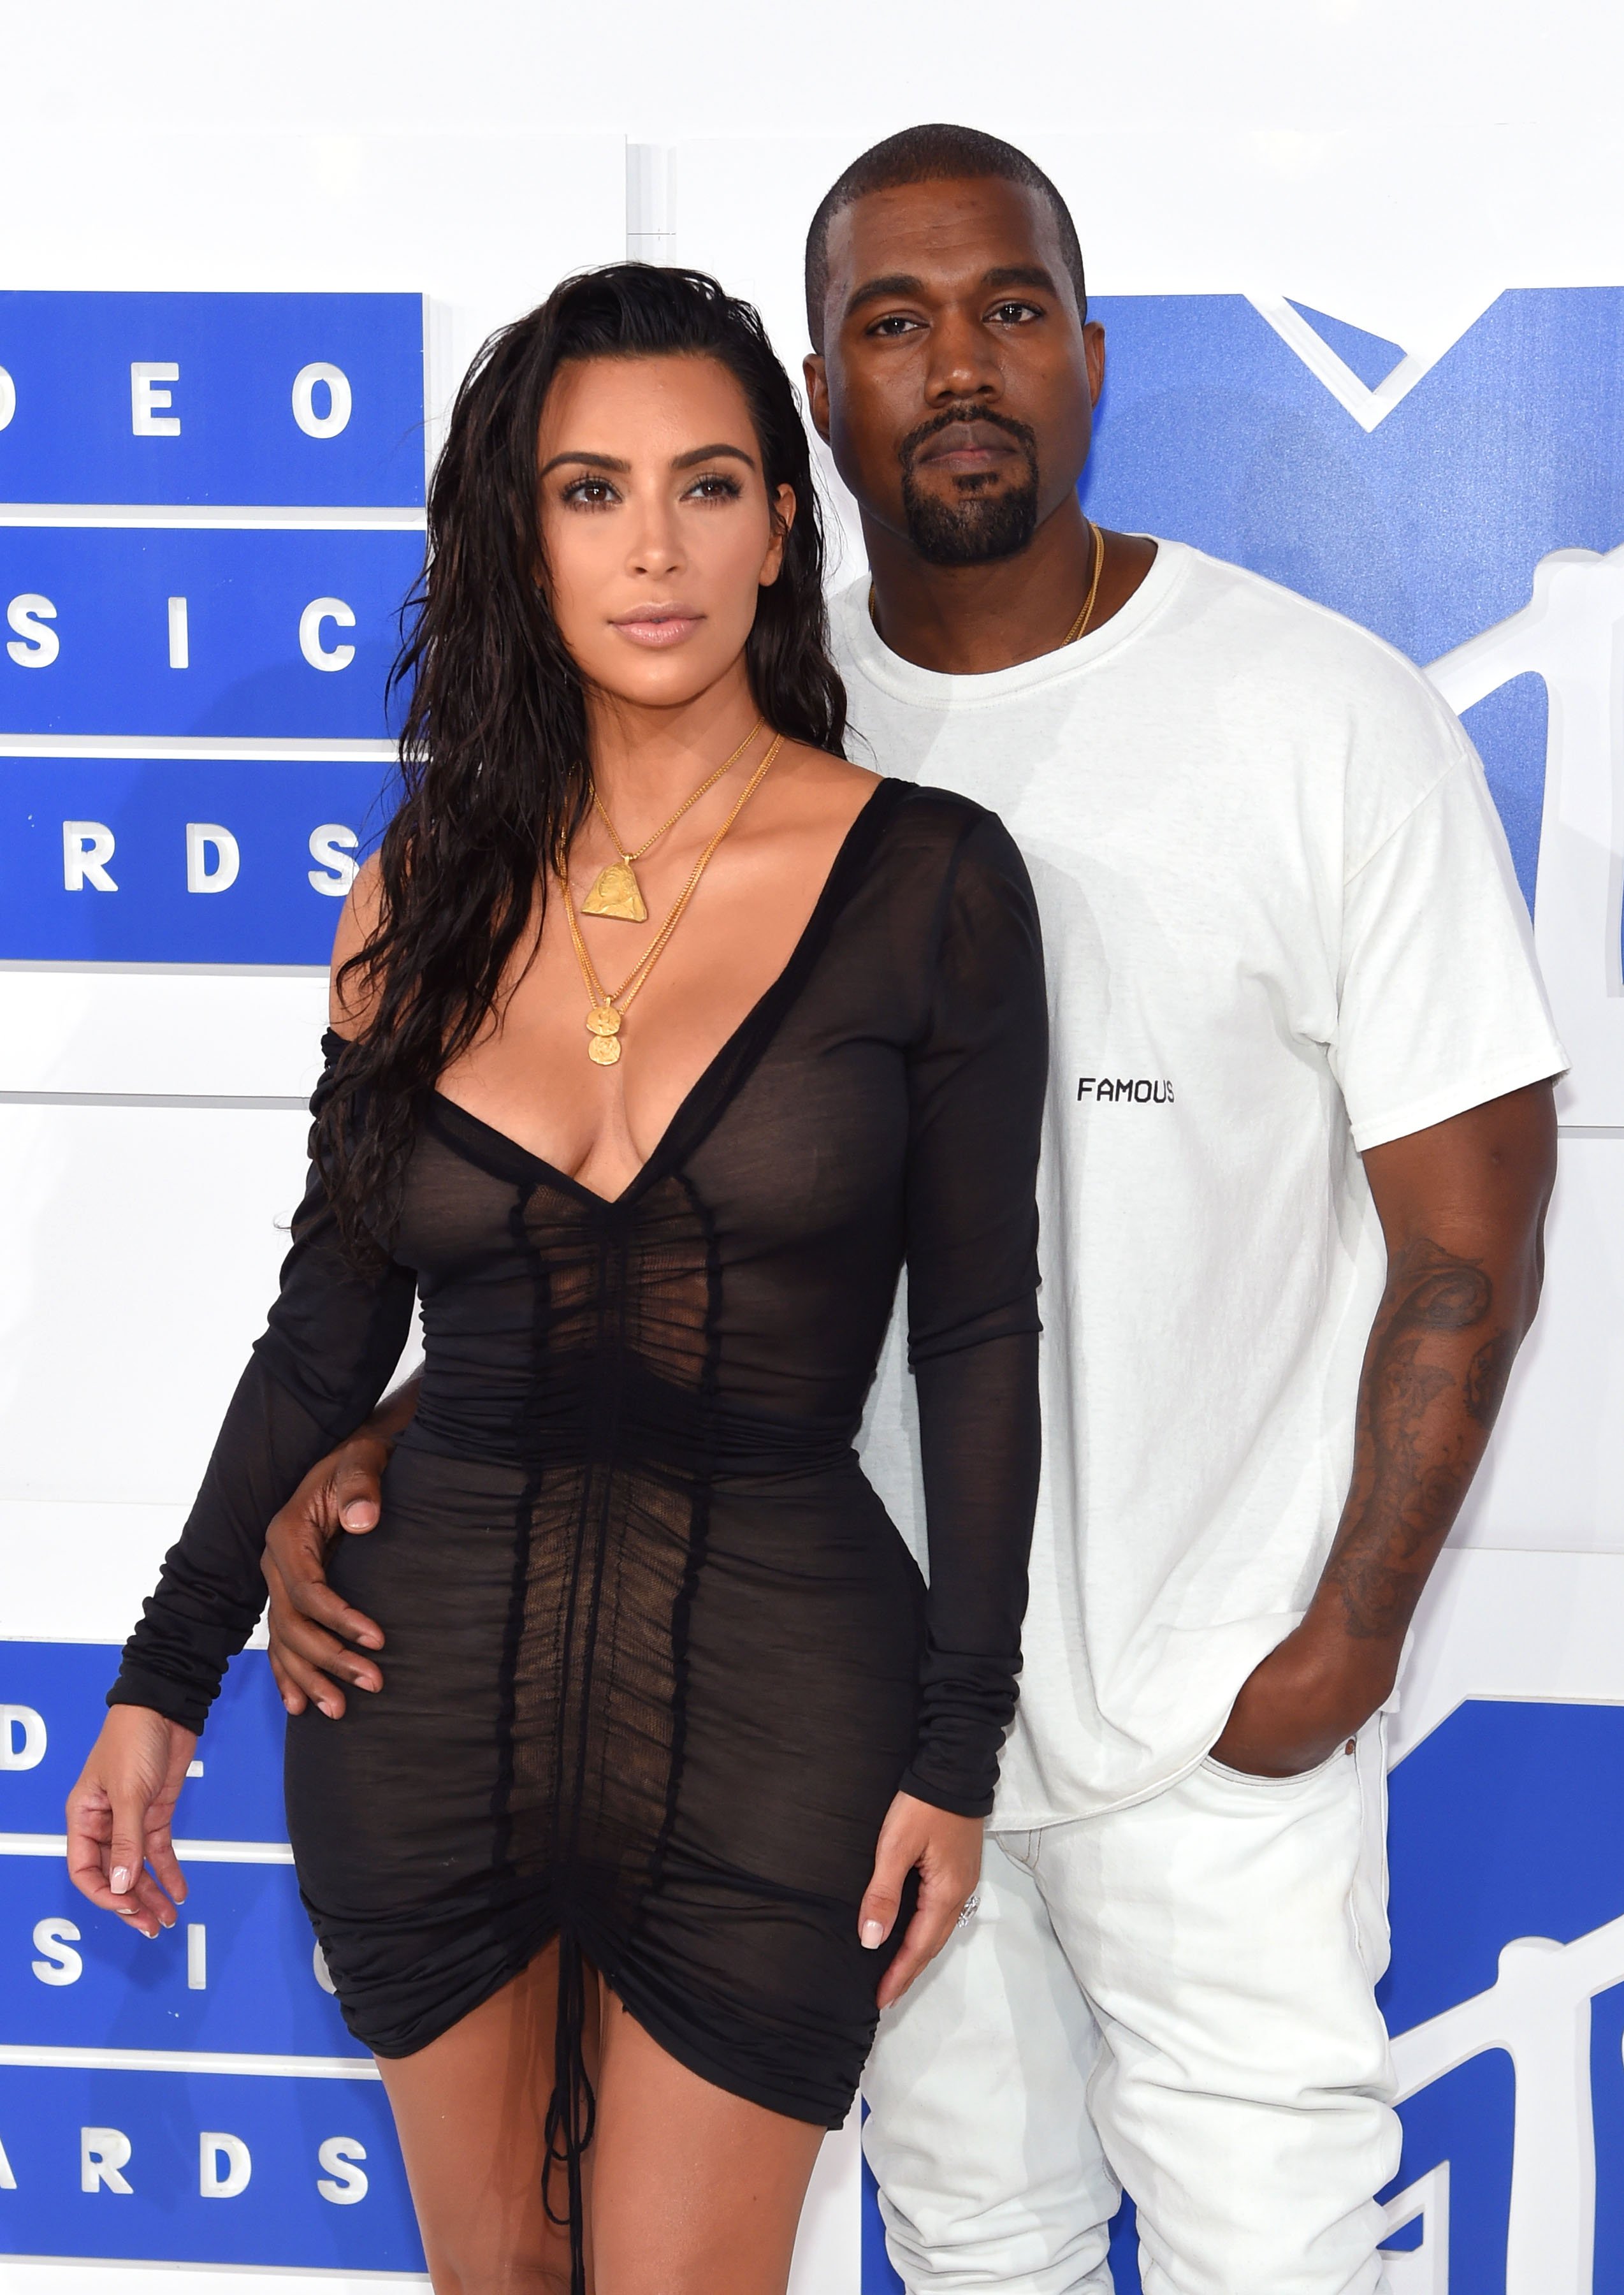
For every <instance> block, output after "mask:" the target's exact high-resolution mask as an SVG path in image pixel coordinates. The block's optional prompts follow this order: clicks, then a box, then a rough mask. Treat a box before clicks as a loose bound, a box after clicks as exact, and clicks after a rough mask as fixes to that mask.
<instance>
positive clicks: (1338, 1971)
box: [864, 1717, 1400, 2295]
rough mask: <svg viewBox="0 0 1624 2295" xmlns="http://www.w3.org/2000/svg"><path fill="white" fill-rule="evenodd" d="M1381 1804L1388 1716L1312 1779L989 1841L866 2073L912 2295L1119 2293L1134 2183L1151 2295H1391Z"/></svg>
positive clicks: (1216, 1778)
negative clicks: (1126, 2195) (1378, 1994)
mask: <svg viewBox="0 0 1624 2295" xmlns="http://www.w3.org/2000/svg"><path fill="white" fill-rule="evenodd" d="M1386 1814H1387V1810H1386V1776H1385V1765H1384V1760H1383V1729H1382V1724H1381V1720H1380V1717H1378V1718H1377V1719H1376V1720H1375V1721H1373V1722H1372V1723H1370V1724H1369V1725H1368V1727H1367V1728H1366V1729H1365V1730H1364V1731H1362V1732H1361V1734H1360V1736H1359V1740H1358V1741H1357V1745H1356V1750H1355V1752H1354V1753H1353V1754H1351V1755H1350V1754H1348V1753H1347V1752H1344V1751H1343V1750H1342V1749H1340V1748H1339V1750H1338V1752H1336V1753H1335V1754H1334V1756H1333V1758H1332V1759H1331V1760H1329V1761H1326V1763H1325V1764H1324V1765H1323V1766H1322V1767H1321V1768H1318V1769H1313V1770H1310V1772H1309V1773H1308V1775H1307V1776H1301V1777H1292V1778H1287V1779H1285V1780H1281V1781H1275V1780H1270V1779H1266V1778H1261V1777H1246V1776H1241V1775H1239V1774H1238V1773H1237V1772H1236V1771H1234V1770H1231V1769H1226V1768H1220V1766H1219V1765H1218V1763H1217V1762H1215V1761H1212V1760H1207V1761H1204V1762H1203V1763H1202V1765H1201V1767H1200V1768H1198V1769H1196V1770H1195V1771H1194V1772H1193V1773H1192V1774H1191V1775H1190V1776H1187V1777H1185V1778H1184V1779H1183V1780H1182V1781H1181V1782H1180V1783H1179V1784H1178V1785H1171V1786H1170V1787H1169V1788H1168V1789H1167V1791H1166V1792H1164V1793H1158V1794H1157V1795H1156V1796H1155V1798H1154V1799H1153V1800H1150V1801H1142V1802H1140V1803H1139V1804H1138V1806H1137V1807H1135V1808H1132V1809H1117V1810H1113V1811H1112V1812H1111V1813H1110V1814H1109V1815H1107V1816H1105V1817H1084V1818H1081V1819H1080V1820H1078V1821H1077V1822H1075V1823H1073V1824H1066V1825H1046V1826H1045V1827H1044V1828H1043V1829H1042V1830H1041V1831H1040V1832H1036V1833H1000V1834H996V1835H994V1836H992V1838H990V1839H989V1842H988V1844H987V1852H986V1859H985V1864H984V1866H983V1874H982V1881H981V1888H980V1903H979V1907H978V1909H977V1910H976V1911H975V1914H974V1915H972V1916H971V1918H970V1919H969V1921H968V1922H967V1923H966V1924H965V1925H964V1927H963V1928H961V1929H960V1930H959V1932H958V1933H957V1935H955V1936H954V1937H953V1938H952V1939H951V1940H950V1942H949V1943H948V1944H947V1946H946V1947H945V1948H944V1949H943V1952H942V1953H941V1954H940V1956H938V1958H937V1959H936V1960H935V1961H934V1963H933V1964H932V1965H931V1967H930V1968H928V1969H927V1970H926V1972H925V1974H924V1975H923V1976H922V1977H921V1978H920V1979H919V1980H918V1982H917V1983H916V1984H915V1985H914V1987H913V1989H912V1990H911V1991H910V1992H909V1993H908V1994H907V1995H906V1996H905V1997H904V1998H903V1999H902V2000H901V2001H900V2002H899V2003H898V2004H897V2005H896V2006H895V2007H894V2009H891V2010H889V2011H888V2012H887V2013H886V2014H885V2017H884V2018H883V2020H882V2021H881V2025H880V2033H879V2038H878V2039H877V2043H876V2046H875V2050H874V2054H873V2055H872V2057H871V2058H870V2060H869V2071H868V2075H867V2078H866V2079H865V2082H864V2086H865V2089H866V2091H867V2095H868V2099H869V2107H870V2111H869V2121H868V2126H867V2129H866V2132H865V2136H864V2144H865V2147H866V2149H867V2152H868V2156H869V2164H870V2165H871V2167H872V2168H873V2169H874V2172H875V2175H876V2177H877V2179H878V2183H879V2187H880V2195H881V2196H880V2206H881V2209H882V2212H883V2214H884V2217H885V2232H886V2242H887V2245H888V2248H889V2250H890V2254H891V2259H892V2261H893V2263H894V2265H895V2266H896V2268H897V2270H898V2272H899V2273H900V2274H901V2275H902V2282H903V2284H904V2285H905V2286H906V2287H907V2288H908V2290H909V2295H994V2291H996V2295H1109V2291H1110V2289H1111V2276H1110V2268H1109V2266H1108V2264H1107V2263H1106V2226H1107V2225H1108V2223H1109V2222H1110V2219H1111V2217H1112V2216H1113V2214H1114V2212H1115V2210H1116V2207H1117V2204H1118V2201H1119V2198H1120V2195H1121V2190H1122V2185H1126V2186H1127V2188H1128V2190H1129V2191H1130V2193H1131V2194H1132V2196H1133V2199H1134V2201H1135V2202H1136V2204H1137V2207H1138V2224H1139V2269H1140V2274H1141V2276H1142V2279H1143V2283H1144V2288H1145V2295H1380V2291H1381V2290H1382V2288H1383V2274H1382V2266H1381V2262H1380V2258H1378V2256H1377V2254H1376V2241H1377V2239H1378V2237H1379V2236H1380V2234H1381V2226H1382V2211H1381V2209H1379V2208H1378V2207H1377V2206H1376V2205H1375V2193H1376V2192H1377V2191H1378V2190H1379V2189H1380V2188H1381V2187H1382V2185H1383V2184H1385V2183H1386V2182H1388V2181H1389V2179H1390V2178H1391V2177H1392V2176H1394V2175H1395V2174H1396V2173H1397V2171H1398V2166H1399V2145H1400V2129H1399V2122H1398V2119H1397V2116H1396V2115H1395V2113H1394V2112H1393V2111H1392V2108H1391V2095H1392V2078H1391V2066H1390V2062H1389V2056H1388V2046H1387V2034H1386V2032H1385V2030H1384V2029H1383V2024H1382V2020H1381V2017H1380V2015H1379V2013H1378V2012H1377V2009H1376V2005H1375V1997H1374V1991H1373V1987H1374V1985H1375V1981H1376V1979H1377V1977H1378V1976H1379V1975H1380V1974H1381V1973H1382V1971H1383V1968H1384V1967H1385V1966H1386V1964H1387V1908H1386V1894H1387V1885H1386V1883H1387V1859H1386V1842H1385V1834H1386Z"/></svg>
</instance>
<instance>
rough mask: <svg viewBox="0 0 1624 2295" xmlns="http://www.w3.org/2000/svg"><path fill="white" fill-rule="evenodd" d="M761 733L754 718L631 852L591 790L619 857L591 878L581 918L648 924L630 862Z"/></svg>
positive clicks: (648, 849)
mask: <svg viewBox="0 0 1624 2295" xmlns="http://www.w3.org/2000/svg"><path fill="white" fill-rule="evenodd" d="M761 730H762V720H761V719H760V718H759V717H758V718H757V719H756V721H755V724H754V725H752V726H751V728H750V730H749V731H748V732H747V734H746V735H745V737H744V739H743V740H742V741H741V742H740V743H739V747H737V748H736V749H735V750H734V752H733V754H732V755H731V756H730V758H729V759H728V760H727V762H726V764H721V765H718V766H717V768H716V770H715V772H714V773H712V774H710V775H709V777H708V778H707V779H706V780H702V781H701V782H700V784H699V786H698V788H697V789H696V790H695V791H694V793H693V795H692V796H685V797H684V798H683V800H682V802H681V804H680V805H678V807H677V809H676V811H675V812H674V813H673V814H672V816H671V819H670V820H669V821H661V823H660V825H659V827H658V828H657V829H656V830H655V832H654V834H653V836H652V837H644V839H643V841H642V843H641V845H639V846H638V848H637V850H636V851H635V852H634V853H633V852H629V851H628V850H627V848H626V845H625V841H624V838H623V837H622V836H621V834H620V831H619V829H616V826H615V824H614V822H613V821H611V820H610V819H609V814H608V806H607V805H606V804H604V802H603V799H602V798H601V797H600V796H599V794H598V792H597V790H596V789H594V790H593V791H592V803H593V804H594V805H595V806H596V808H597V810H598V814H599V817H600V820H601V821H602V822H603V825H604V827H605V828H606V829H608V832H609V837H610V840H611V842H612V843H613V845H614V847H615V850H616V853H619V855H620V858H619V860H618V861H611V862H608V863H607V865H606V866H605V867H603V868H601V869H600V870H599V871H598V874H597V875H596V876H595V877H594V878H593V879H592V890H591V892H589V893H588V894H587V896H586V898H585V899H584V900H583V902H582V903H581V913H582V914H583V916H588V917H619V918H621V919H623V920H624V922H625V923H627V924H629V925H642V924H647V923H648V921H649V905H648V902H646V901H645V900H644V899H643V888H642V886H641V885H640V884H639V883H638V881H637V871H636V870H635V869H634V868H633V867H632V862H634V861H641V859H642V857H643V855H644V853H650V852H652V851H653V849H654V847H655V846H656V845H657V844H658V843H659V841H660V839H661V837H664V835H665V831H666V830H667V829H674V828H675V827H676V825H677V823H678V821H681V818H682V815H683V814H684V813H686V812H687V811H688V808H689V807H690V805H692V804H698V802H699V799H700V798H701V797H702V796H705V795H706V792H707V791H708V790H710V789H714V788H715V786H716V784H717V782H718V781H719V780H721V779H722V776H723V774H724V773H730V772H732V770H733V768H734V766H735V765H736V764H738V763H739V759H740V757H742V756H743V755H744V753H745V751H746V750H747V748H748V747H749V746H750V744H751V742H752V741H753V740H754V739H755V737H756V735H757V734H758V733H759V732H760V731H761Z"/></svg>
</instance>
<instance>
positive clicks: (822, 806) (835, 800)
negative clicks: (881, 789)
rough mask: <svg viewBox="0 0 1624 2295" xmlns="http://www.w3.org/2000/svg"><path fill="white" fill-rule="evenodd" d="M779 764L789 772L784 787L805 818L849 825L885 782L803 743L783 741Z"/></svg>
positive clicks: (844, 760) (880, 776) (863, 768)
mask: <svg viewBox="0 0 1624 2295" xmlns="http://www.w3.org/2000/svg"><path fill="white" fill-rule="evenodd" d="M780 763H781V764H784V765H785V766H787V767H788V772H786V773H785V774H784V776H783V780H784V783H785V785H786V786H787V787H788V788H791V789H793V791H794V793H795V796H796V800H797V809H798V810H800V811H801V812H802V814H803V817H804V818H807V817H812V818H817V817H824V818H829V819H836V820H839V821H843V822H850V821H853V820H855V819H856V817H857V815H858V814H859V813H861V811H862V809H863V807H864V805H865V804H867V803H868V801H869V797H870V796H872V795H873V793H874V790H875V788H876V787H877V784H878V783H879V782H880V781H881V780H883V779H884V775H883V774H880V773H872V772H869V769H868V767H867V766H866V765H854V764H851V763H850V762H849V760H848V759H846V758H845V757H836V756H831V755H829V753H828V750H827V749H814V748H812V747H810V746H809V745H808V744H807V743H806V742H804V741H786V742H785V744H784V748H783V753H782V756H781V758H780Z"/></svg>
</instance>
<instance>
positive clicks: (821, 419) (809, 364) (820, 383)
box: [801, 351, 828, 446]
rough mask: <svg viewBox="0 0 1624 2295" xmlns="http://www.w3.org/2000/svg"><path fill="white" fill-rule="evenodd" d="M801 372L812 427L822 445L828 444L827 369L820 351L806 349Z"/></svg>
mask: <svg viewBox="0 0 1624 2295" xmlns="http://www.w3.org/2000/svg"><path fill="white" fill-rule="evenodd" d="M801 372H802V373H803V374H804V376H805V378H806V411H807V412H808V414H810V415H811V417H812V429H814V430H815V431H816V432H817V434H818V436H819V437H820V438H821V439H822V441H823V443H824V445H826V446H827V445H828V367H827V366H826V365H825V364H824V359H823V354H822V352H821V351H808V352H807V354H806V356H805V357H804V359H803V360H802V361H801Z"/></svg>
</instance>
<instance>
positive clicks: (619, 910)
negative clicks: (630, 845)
mask: <svg viewBox="0 0 1624 2295" xmlns="http://www.w3.org/2000/svg"><path fill="white" fill-rule="evenodd" d="M581 913H582V915H583V916H588V917H618V918H619V919H621V921H622V922H623V923H624V924H629V925H641V924H647V923H648V921H649V908H648V903H647V902H645V901H644V899H643V893H642V886H641V885H640V884H639V883H638V881H637V871H636V870H635V869H633V867H632V862H631V858H630V856H629V855H627V856H624V857H623V858H622V859H621V860H619V861H611V862H608V864H607V866H606V867H604V868H602V869H600V870H599V871H598V874H597V876H596V877H595V878H593V879H592V891H591V892H590V893H589V894H587V896H586V898H585V899H584V900H583V902H582V903H581Z"/></svg>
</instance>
